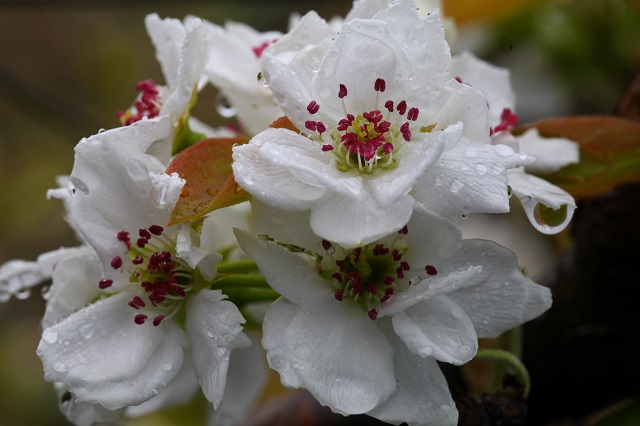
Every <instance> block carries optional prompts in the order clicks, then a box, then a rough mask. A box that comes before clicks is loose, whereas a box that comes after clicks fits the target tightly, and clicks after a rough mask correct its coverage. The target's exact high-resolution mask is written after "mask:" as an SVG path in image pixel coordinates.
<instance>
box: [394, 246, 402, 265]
mask: <svg viewBox="0 0 640 426" xmlns="http://www.w3.org/2000/svg"><path fill="white" fill-rule="evenodd" d="M391 257H393V260H395V261H396V262H397V261H398V260H400V259H402V254H401V253H400V252H399V251H398V250H396V249H393V253H391Z"/></svg>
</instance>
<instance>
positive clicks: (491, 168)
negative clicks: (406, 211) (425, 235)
mask: <svg viewBox="0 0 640 426" xmlns="http://www.w3.org/2000/svg"><path fill="white" fill-rule="evenodd" d="M531 161H533V159H532V158H531V157H529V156H527V155H524V154H517V153H515V152H514V151H513V150H512V149H511V148H509V147H508V146H506V145H497V146H493V145H485V144H474V143H470V142H468V141H466V140H465V139H464V138H463V139H462V141H461V142H460V143H458V144H457V145H456V146H455V147H453V148H452V149H450V150H448V151H445V153H444V154H443V155H442V157H441V158H440V161H438V162H437V163H435V164H434V165H432V166H431V167H430V168H429V169H427V172H426V173H425V174H424V175H423V176H422V177H421V179H420V182H419V183H418V185H417V186H416V189H415V190H414V191H413V194H414V196H415V198H416V200H417V201H418V202H420V203H422V204H423V205H424V207H426V208H427V209H429V210H431V211H433V212H435V213H438V214H440V215H442V216H445V217H449V218H453V219H458V218H460V217H461V216H462V215H466V214H471V213H504V212H507V211H509V196H508V190H507V176H506V170H507V169H508V168H513V167H517V166H521V165H524V164H528V163H529V162H531Z"/></svg>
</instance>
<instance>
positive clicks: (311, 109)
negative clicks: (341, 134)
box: [307, 101, 320, 114]
mask: <svg viewBox="0 0 640 426" xmlns="http://www.w3.org/2000/svg"><path fill="white" fill-rule="evenodd" d="M318 110H320V105H318V103H317V102H316V101H311V102H309V105H307V111H309V114H315V113H316V112H318Z"/></svg>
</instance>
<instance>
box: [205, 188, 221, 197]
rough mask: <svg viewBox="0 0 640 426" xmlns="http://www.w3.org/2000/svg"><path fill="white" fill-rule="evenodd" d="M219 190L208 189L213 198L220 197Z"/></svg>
mask: <svg viewBox="0 0 640 426" xmlns="http://www.w3.org/2000/svg"><path fill="white" fill-rule="evenodd" d="M218 192H219V191H218V190H217V189H215V188H209V189H207V194H209V195H211V196H212V197H215V196H217V195H218Z"/></svg>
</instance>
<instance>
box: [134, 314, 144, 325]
mask: <svg viewBox="0 0 640 426" xmlns="http://www.w3.org/2000/svg"><path fill="white" fill-rule="evenodd" d="M146 320H147V316H146V315H145V314H138V315H136V316H135V317H134V318H133V322H135V323H136V324H144V322H145V321H146Z"/></svg>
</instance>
